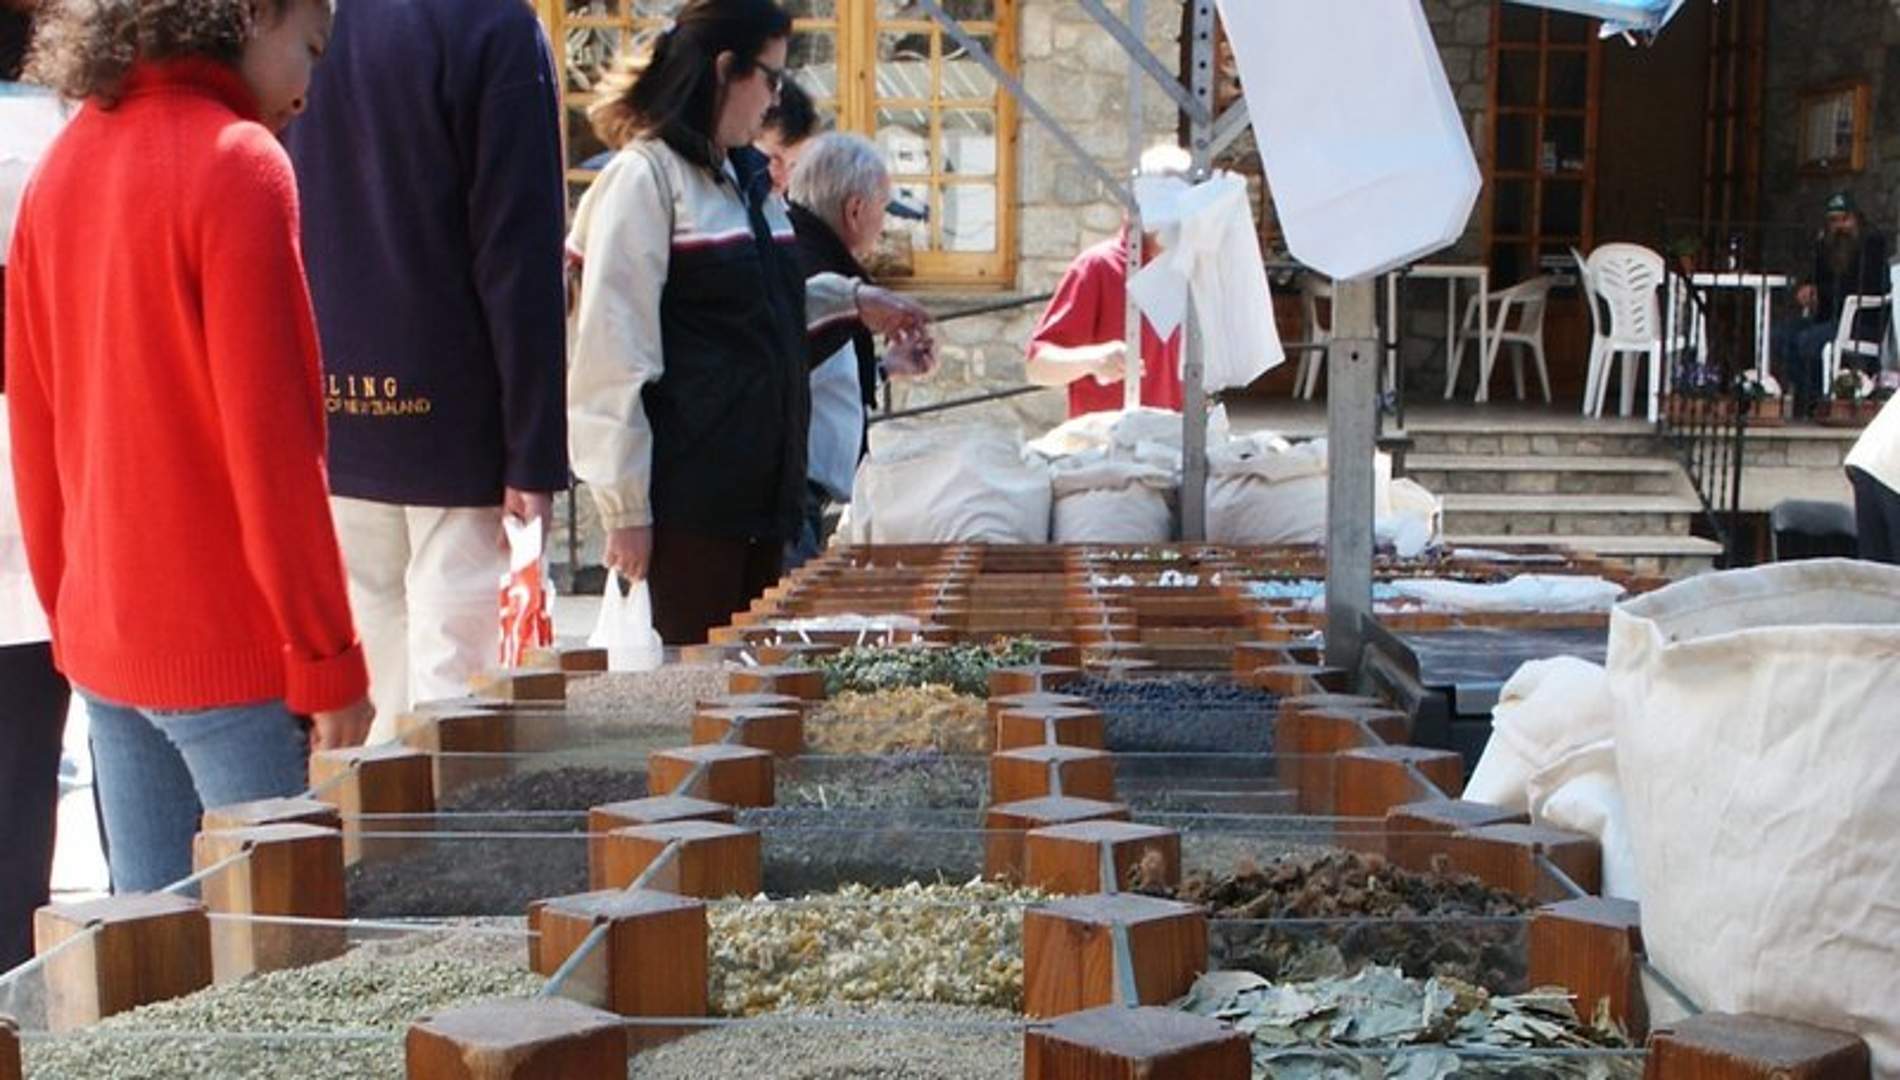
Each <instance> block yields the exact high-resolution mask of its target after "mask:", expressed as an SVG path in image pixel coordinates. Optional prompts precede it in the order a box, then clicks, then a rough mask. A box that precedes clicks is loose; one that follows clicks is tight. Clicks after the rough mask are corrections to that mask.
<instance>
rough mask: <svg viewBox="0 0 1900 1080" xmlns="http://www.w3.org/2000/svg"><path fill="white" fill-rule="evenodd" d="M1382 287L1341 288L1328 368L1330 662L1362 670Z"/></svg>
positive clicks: (1355, 284) (1368, 608) (1364, 283)
mask: <svg viewBox="0 0 1900 1080" xmlns="http://www.w3.org/2000/svg"><path fill="white" fill-rule="evenodd" d="M1377 298H1378V288H1377V285H1376V282H1374V281H1373V280H1372V279H1369V278H1368V279H1363V280H1359V281H1341V282H1337V283H1336V284H1335V286H1334V290H1333V341H1332V348H1331V349H1330V350H1329V356H1328V365H1327V369H1326V438H1327V442H1326V663H1327V664H1329V665H1331V666H1333V667H1338V668H1344V669H1346V670H1347V671H1356V670H1358V667H1359V654H1360V652H1361V650H1362V648H1363V646H1364V637H1365V631H1364V627H1363V626H1362V625H1361V623H1362V620H1363V619H1364V618H1365V617H1366V616H1368V615H1370V614H1371V613H1372V545H1373V526H1374V522H1373V504H1374V490H1375V485H1376V483H1377V477H1376V468H1375V461H1376V454H1377V452H1378V425H1379V369H1380V367H1381V366H1382V364H1381V358H1382V357H1383V356H1384V349H1383V348H1382V347H1381V345H1380V342H1379V340H1378V338H1379V321H1378V299H1377Z"/></svg>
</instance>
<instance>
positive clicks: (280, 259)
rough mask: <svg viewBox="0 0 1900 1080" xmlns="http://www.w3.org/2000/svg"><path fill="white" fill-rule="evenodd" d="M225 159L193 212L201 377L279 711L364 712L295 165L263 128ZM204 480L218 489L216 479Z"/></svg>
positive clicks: (361, 670) (233, 146) (251, 133)
mask: <svg viewBox="0 0 1900 1080" xmlns="http://www.w3.org/2000/svg"><path fill="white" fill-rule="evenodd" d="M222 153H223V154H224V155H225V160H222V161H220V162H219V163H218V165H217V166H216V167H215V168H214V169H213V170H211V172H210V175H212V176H214V177H217V178H218V179H219V180H220V181H221V182H220V183H218V184H217V185H216V186H215V187H214V188H212V189H209V190H207V191H206V192H205V199H204V202H203V203H202V204H201V205H200V206H199V207H198V208H197V219H198V220H199V221H200V222H202V223H203V224H202V226H201V232H200V240H199V251H198V262H199V265H198V273H199V276H200V287H201V294H202V297H203V301H202V303H203V310H204V321H205V347H206V353H207V368H208V371H209V373H210V378H211V390H212V394H213V396H214V397H215V399H216V401H217V406H218V417H219V420H218V422H219V425H220V434H221V436H222V438H223V441H224V448H225V451H224V452H225V476H224V477H223V480H224V481H225V482H227V483H229V484H230V486H231V494H232V497H233V500H234V502H235V504H236V507H237V516H238V529H239V532H240V537H239V539H240V542H241V544H242V546H243V550H244V559H245V562H246V564H247V565H248V567H249V569H250V573H251V576H252V578H253V579H254V580H255V581H256V582H257V584H258V587H259V589H260V590H261V591H262V592H263V594H264V600H265V603H266V604H268V605H269V607H270V611H271V615H272V617H273V618H274V619H275V620H276V622H277V629H278V632H279V633H280V634H281V635H282V637H283V639H284V676H285V679H284V681H285V688H286V689H285V703H286V704H287V705H288V706H289V708H290V709H291V711H292V712H296V713H299V714H318V713H327V712H331V711H334V710H340V709H344V708H346V707H350V706H352V705H355V704H357V703H360V702H361V701H362V699H363V697H364V694H365V691H366V689H367V686H368V677H367V674H366V672H365V669H364V664H363V652H362V649H361V648H360V647H359V646H358V644H357V641H356V631H355V628H354V626H353V625H352V623H351V621H350V605H349V600H348V598H347V595H346V594H345V592H344V587H343V560H342V556H341V555H340V554H339V553H338V550H337V543H336V533H335V529H334V526H333V525H332V523H331V518H330V504H329V495H328V492H327V491H326V486H327V484H326V480H325V477H324V467H323V453H324V428H323V406H322V399H321V395H320V392H319V388H318V378H319V376H318V371H319V368H320V366H321V365H320V359H319V356H318V352H317V329H316V323H315V319H314V317H313V315H312V314H311V310H310V294H309V290H308V288H307V286H306V284H305V281H304V276H303V258H302V255H301V253H300V251H299V248H298V240H297V236H298V232H297V228H298V227H297V187H296V181H295V180H294V179H293V178H292V175H291V170H290V159H289V158H288V157H287V156H286V155H285V153H284V151H283V148H282V147H280V146H279V145H278V144H277V142H276V140H274V139H272V138H271V137H270V136H269V135H268V134H266V133H265V131H264V130H263V129H262V128H254V129H251V130H249V131H247V132H246V133H245V134H244V137H242V138H240V139H236V140H233V141H232V142H231V143H230V144H229V145H228V146H226V147H225V148H224V149H223V150H222ZM212 482H216V480H215V479H213V480H212Z"/></svg>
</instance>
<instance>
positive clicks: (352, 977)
mask: <svg viewBox="0 0 1900 1080" xmlns="http://www.w3.org/2000/svg"><path fill="white" fill-rule="evenodd" d="M526 960H527V957H526V951H525V947H524V941H523V939H522V938H520V937H518V936H515V935H504V934H478V933H472V932H467V931H444V932H438V933H418V934H414V935H410V936H408V937H405V938H402V939H400V940H396V941H381V942H368V943H365V944H362V945H359V946H357V947H356V948H354V949H352V950H351V951H350V952H348V953H346V954H344V955H343V956H341V957H339V958H337V959H335V960H330V961H326V962H324V963H321V964H313V965H310V966H309V967H303V968H294V969H290V970H285V971H276V972H270V973H268V974H263V975H257V976H254V977H251V978H247V979H241V980H238V981H236V982H231V983H226V984H223V985H220V986H214V987H210V988H208V989H205V990H201V991H199V992H198V993H196V994H191V995H188V996H186V997H182V998H178V999H175V1000H172V1001H163V1002H158V1003H155V1004H152V1005H146V1006H144V1007H142V1008H138V1009H134V1010H132V1011H130V1012H126V1013H121V1014H119V1015H118V1016H113V1017H109V1018H107V1019H106V1020H103V1021H101V1022H100V1023H98V1024H95V1025H93V1026H92V1027H90V1028H87V1029H85V1030H84V1031H79V1032H74V1033H72V1034H69V1035H63V1036H60V1037H58V1038H55V1039H49V1040H31V1041H29V1042H28V1043H27V1045H26V1047H25V1051H26V1053H25V1057H26V1062H25V1064H26V1075H27V1076H28V1077H29V1078H31V1080H42V1078H43V1080H66V1078H77V1077H85V1078H87V1080H146V1078H151V1080H159V1078H175V1077H190V1076H197V1077H217V1078H219V1080H225V1078H229V1080H304V1078H307V1077H312V1076H326V1077H352V1078H356V1077H364V1078H368V1077H376V1078H382V1077H389V1078H400V1077H401V1076H402V1073H403V1063H402V1061H403V1050H402V1035H403V1032H404V1031H406V1030H407V1029H408V1027H409V1025H410V1023H412V1022H413V1021H414V1020H415V1019H416V1018H417V1017H420V1016H422V1015H425V1014H427V1013H430V1012H435V1011H439V1010H441V1009H445V1008H449V1007H452V1006H455V1005H460V1004H466V1003H469V1002H473V1001H481V1000H489V999H494V998H521V997H528V996H530V995H532V994H533V993H535V992H536V991H537V990H539V989H540V987H541V983H542V979H541V978H540V976H537V975H534V974H532V973H531V972H529V971H528V970H527V968H526Z"/></svg>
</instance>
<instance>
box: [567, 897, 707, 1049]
mask: <svg viewBox="0 0 1900 1080" xmlns="http://www.w3.org/2000/svg"><path fill="white" fill-rule="evenodd" d="M540 921H541V955H540V957H539V961H540V966H539V967H538V968H537V969H536V970H537V971H538V972H539V973H540V974H542V975H552V974H554V972H556V971H558V970H559V969H560V967H561V965H562V964H564V963H566V962H567V958H568V957H569V956H571V955H573V953H574V950H575V949H578V948H579V947H580V945H581V943H582V942H584V941H586V940H587V937H588V935H589V934H590V933H592V932H593V929H594V927H595V926H596V925H598V924H601V923H606V924H608V926H609V929H608V931H607V936H606V939H605V940H604V941H602V942H601V943H600V945H599V946H598V947H596V948H595V949H594V951H593V953H592V954H591V955H590V956H589V957H587V958H586V959H584V960H582V961H581V964H580V966H579V967H578V968H576V969H575V976H574V980H573V981H572V982H571V983H570V985H573V986H577V987H587V988H590V989H592V990H594V991H595V992H596V994H595V995H590V996H597V997H598V999H599V1000H598V1003H599V1004H600V1006H601V1007H602V1008H605V1009H609V1010H611V1011H613V1012H616V1013H619V1014H620V1015H621V1016H682V1017H684V1016H704V1015H706V999H707V959H706V936H707V935H706V905H705V903H704V902H703V901H700V900H696V899H694V898H692V897H690V896H679V895H676V894H674V893H664V892H655V891H653V890H651V889H634V890H630V891H622V890H618V889H614V890H608V891H604V892H591V893H581V894H579V895H576V896H562V897H557V898H555V899H552V900H549V901H547V902H546V903H545V904H543V905H542V906H541V916H540ZM621 1068H622V1069H623V1070H624V1069H625V1068H626V1062H625V1060H624V1059H623V1060H622V1062H621Z"/></svg>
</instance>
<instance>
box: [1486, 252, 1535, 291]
mask: <svg viewBox="0 0 1900 1080" xmlns="http://www.w3.org/2000/svg"><path fill="white" fill-rule="evenodd" d="M1530 261H1531V252H1530V248H1529V247H1528V246H1525V245H1522V244H1493V245H1492V246H1491V280H1492V281H1494V282H1519V281H1523V280H1524V279H1525V278H1527V277H1529V276H1530V274H1529V272H1528V271H1529V269H1530Z"/></svg>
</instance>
